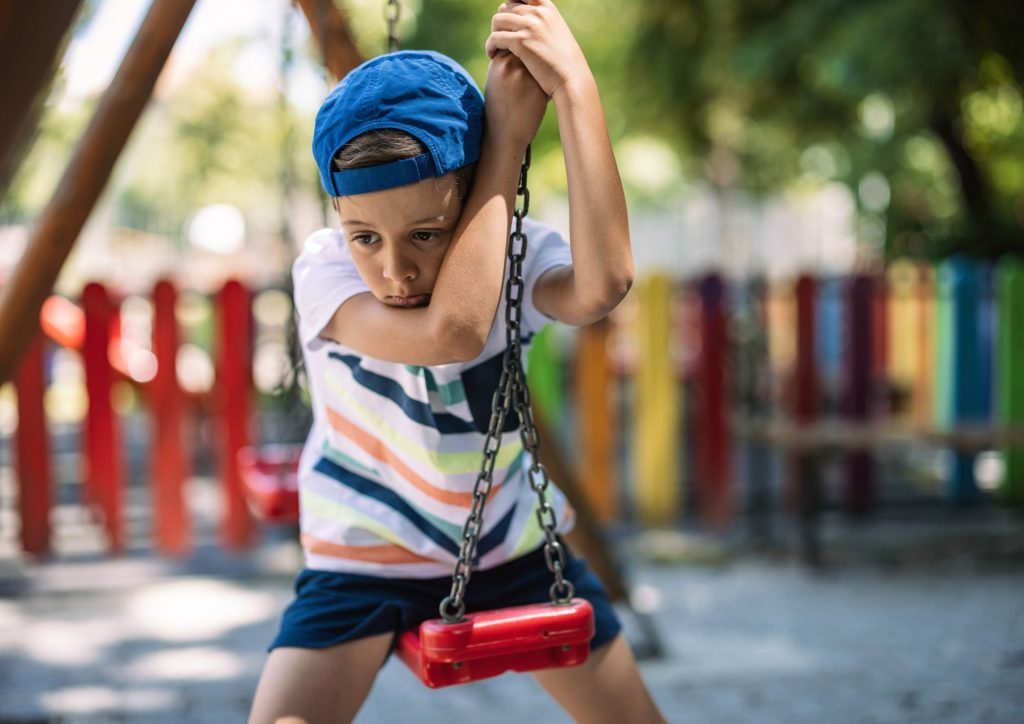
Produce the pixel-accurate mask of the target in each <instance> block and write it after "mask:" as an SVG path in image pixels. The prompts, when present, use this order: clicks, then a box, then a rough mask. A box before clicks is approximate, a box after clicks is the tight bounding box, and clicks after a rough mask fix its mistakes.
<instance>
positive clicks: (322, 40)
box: [298, 0, 363, 80]
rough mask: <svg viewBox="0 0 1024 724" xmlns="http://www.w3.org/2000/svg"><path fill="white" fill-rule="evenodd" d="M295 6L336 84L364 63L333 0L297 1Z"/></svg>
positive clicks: (343, 17) (346, 23)
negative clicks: (299, 9) (297, 6)
mask: <svg viewBox="0 0 1024 724" xmlns="http://www.w3.org/2000/svg"><path fill="white" fill-rule="evenodd" d="M298 3H299V7H301V8H302V12H303V13H304V14H305V16H306V20H307V21H308V22H309V27H310V29H311V30H312V31H313V37H314V38H316V44H317V45H318V46H320V52H321V53H322V54H323V57H324V65H326V66H327V70H328V71H329V72H330V74H331V75H333V76H334V79H335V80H341V79H342V78H344V77H345V75H346V74H347V73H348V72H349V71H350V70H352V69H353V68H355V67H356V66H357V65H359V64H360V63H362V62H363V58H362V56H361V55H360V53H359V50H357V49H356V46H355V43H354V42H353V40H352V34H351V33H350V32H349V30H348V22H347V21H346V20H345V16H344V15H342V14H341V11H340V10H338V8H337V6H336V5H335V4H334V0H298Z"/></svg>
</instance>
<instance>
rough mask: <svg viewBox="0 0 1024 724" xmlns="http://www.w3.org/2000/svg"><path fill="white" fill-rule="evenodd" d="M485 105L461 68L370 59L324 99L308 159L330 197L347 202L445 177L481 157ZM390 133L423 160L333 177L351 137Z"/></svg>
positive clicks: (417, 59) (434, 58) (412, 54)
mask: <svg viewBox="0 0 1024 724" xmlns="http://www.w3.org/2000/svg"><path fill="white" fill-rule="evenodd" d="M483 112H484V98H483V95H482V94H481V93H480V89H479V88H477V85H476V83H474V82H473V79H472V78H471V77H470V75H469V73H467V72H466V69H465V68H463V67H462V66H461V65H459V64H458V63H456V62H455V61H454V60H452V59H451V58H449V57H447V56H445V55H442V54H440V53H435V52H433V51H430V50H404V51H399V52H397V53H389V54H388V55H381V56H378V57H376V58H373V59H372V60H368V61H366V62H365V63H363V64H362V65H360V66H358V67H357V68H355V69H354V70H352V71H351V72H350V73H349V74H348V75H346V76H345V77H344V79H342V81H341V82H340V83H338V85H337V86H335V88H334V90H332V91H331V93H330V94H329V95H328V96H327V98H326V99H325V100H324V102H323V104H322V105H321V106H320V110H319V111H318V112H317V114H316V123H315V124H314V126H313V158H314V159H315V160H316V165H317V167H318V168H319V169H320V183H321V184H323V187H324V190H325V191H326V192H327V193H328V194H329V195H331V196H349V195H353V194H364V193H369V192H371V191H380V190H382V189H389V188H394V187H395V186H404V185H406V184H411V183H415V182H417V181H421V180H423V179H426V178H431V177H435V176H444V175H445V174H446V173H450V172H451V171H455V170H456V169H458V168H461V167H462V166H465V165H466V164H470V163H475V162H476V161H477V160H478V159H479V158H480V140H481V136H482V133H483ZM380 128H394V129H398V130H402V131H405V132H406V133H409V134H410V135H412V136H414V137H415V138H417V139H418V140H419V141H420V142H421V143H423V145H424V146H426V148H427V153H424V154H421V155H419V156H416V157H414V158H406V159H402V160H399V161H393V162H391V163H385V164H380V165H377V166H366V167H363V168H355V169H346V170H344V171H338V170H336V169H335V168H334V167H333V164H332V161H333V159H334V156H335V155H336V154H337V153H338V150H339V149H340V148H341V147H342V146H344V145H345V144H346V143H348V142H349V141H351V140H352V139H353V138H355V137H356V136H359V135H361V134H363V133H366V132H367V131H373V130H376V129H380Z"/></svg>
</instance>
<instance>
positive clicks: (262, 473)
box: [238, 445, 302, 523]
mask: <svg viewBox="0 0 1024 724" xmlns="http://www.w3.org/2000/svg"><path fill="white" fill-rule="evenodd" d="M301 455H302V445H264V446H262V447H258V448H257V447H252V446H246V447H243V448H242V449H240V450H239V451H238V468H239V472H240V473H241V477H242V484H243V486H244V487H245V496H246V498H247V499H248V501H249V507H250V508H251V509H252V511H253V514H254V515H256V517H258V518H260V519H262V520H266V521H268V522H271V523H291V522H294V521H297V520H298V519H299V473H298V470H299V457H300V456H301Z"/></svg>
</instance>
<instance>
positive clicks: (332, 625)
mask: <svg viewBox="0 0 1024 724" xmlns="http://www.w3.org/2000/svg"><path fill="white" fill-rule="evenodd" d="M486 49H487V53H488V56H489V57H490V58H491V65H490V68H489V70H488V76H487V84H486V91H487V93H486V100H484V98H482V97H481V95H480V92H479V90H477V88H476V86H475V84H474V83H473V81H472V79H471V78H470V77H469V76H468V74H466V72H465V70H463V69H462V68H461V67H460V66H458V65H457V64H456V63H455V62H454V61H452V60H450V59H448V58H446V57H444V56H441V55H439V54H437V53H430V52H425V51H408V52H403V53H396V54H391V55H388V56H382V57H380V58H376V59H374V60H371V61H368V62H367V63H364V64H363V65H362V66H360V67H359V68H357V69H356V70H354V71H353V72H352V73H350V74H349V75H348V76H347V77H346V78H345V80H344V81H342V83H341V84H339V86H338V87H337V88H336V89H335V90H334V91H332V93H331V94H330V95H329V96H328V98H327V100H325V102H324V104H323V106H322V107H321V109H320V112H319V113H318V115H317V122H316V126H315V128H314V139H313V152H314V157H315V158H316V160H317V164H318V167H319V169H320V174H321V181H322V182H323V185H324V188H325V190H326V191H327V192H328V194H329V195H330V196H331V197H332V200H333V204H334V208H335V209H336V211H337V212H338V215H339V220H340V222H341V230H335V229H325V230H322V231H319V232H316V233H315V234H313V235H312V236H311V237H310V239H309V240H307V242H306V245H305V248H304V250H303V253H302V255H301V256H300V258H299V259H298V260H297V261H296V264H295V267H294V271H293V273H294V277H295V290H296V291H295V296H296V305H297V308H298V311H299V318H300V327H299V331H300V337H301V341H302V346H303V352H304V357H305V362H306V366H307V372H308V377H309V380H310V389H311V394H312V401H313V408H314V424H313V429H312V430H311V432H310V436H309V439H308V441H307V443H306V447H305V449H304V452H303V458H302V462H301V464H300V488H301V500H302V521H301V528H302V544H303V548H304V550H305V554H306V569H305V570H304V571H302V573H300V575H299V578H298V579H297V581H296V585H295V590H296V598H295V600H294V601H293V602H292V604H291V605H290V606H289V608H288V609H287V611H286V612H285V614H284V616H283V619H282V625H281V631H280V633H279V634H278V637H277V639H276V640H275V641H274V643H273V644H272V646H271V653H270V656H269V657H268V660H267V663H266V666H265V668H264V672H263V675H262V677H261V679H260V683H259V687H258V689H257V692H256V697H255V701H254V704H253V710H252V714H251V719H250V721H252V722H269V721H309V722H319V721H349V720H351V719H352V718H353V717H354V716H355V714H356V712H357V711H358V709H359V707H360V706H361V705H362V702H363V701H364V699H365V697H366V695H367V694H368V692H369V689H370V687H371V685H372V683H373V679H374V677H375V675H376V672H377V670H378V669H379V668H380V666H381V665H382V664H383V662H384V661H385V660H386V658H387V656H388V654H389V653H390V651H391V649H392V647H393V646H394V643H395V640H396V634H397V633H399V632H400V631H402V630H404V629H408V628H412V627H414V626H416V625H418V624H419V622H420V621H422V620H425V619H427V618H435V617H436V616H437V605H438V603H439V602H440V600H441V599H442V598H443V597H444V596H445V595H446V594H447V593H448V592H449V589H450V586H451V572H452V567H453V564H454V561H455V557H456V555H457V553H458V541H459V538H460V531H461V527H462V524H463V522H464V521H465V519H466V515H467V512H468V510H469V508H470V505H471V503H472V490H473V484H474V482H475V479H476V474H477V472H478V471H479V469H480V458H481V451H482V448H483V439H484V435H483V432H485V431H486V429H487V424H488V420H489V417H490V408H491V398H492V395H493V393H494V390H495V388H496V386H497V379H498V375H499V374H500V362H501V354H502V352H503V350H504V346H505V322H504V319H505V317H504V311H503V309H502V307H503V306H504V301H503V288H504V283H503V280H504V275H505V269H504V267H505V253H506V242H507V239H508V231H509V227H510V223H511V218H512V211H513V205H514V202H515V189H516V186H517V180H518V175H519V170H520V164H521V161H522V157H523V153H524V151H525V148H526V146H527V145H528V144H529V143H530V141H531V140H532V138H533V136H534V135H535V134H536V131H537V128H538V127H539V125H540V121H541V119H542V117H543V114H544V110H545V108H546V105H547V101H548V100H549V98H551V99H554V102H555V108H556V111H557V113H558V121H559V128H560V131H561V134H562V138H563V146H564V149H565V158H566V166H567V172H568V179H569V202H570V223H571V242H572V246H571V252H570V249H569V247H568V245H566V244H565V242H564V240H562V239H561V237H560V236H559V235H558V234H557V233H556V232H554V231H552V230H550V229H548V228H546V227H543V226H542V225H540V224H537V223H535V222H532V221H526V222H524V231H525V233H526V234H527V237H528V239H529V247H528V252H527V256H526V261H525V263H524V269H523V276H524V280H525V287H524V292H523V298H522V300H523V314H522V329H521V331H522V333H523V334H524V335H525V336H526V337H527V338H528V336H529V335H530V334H531V333H532V332H535V331H537V330H539V329H540V328H541V327H542V326H543V325H544V323H545V322H546V321H549V320H550V319H557V320H560V321H563V322H567V323H569V324H588V323H590V322H592V321H595V320H597V319H599V318H601V317H602V316H604V315H605V314H607V312H608V311H609V310H611V309H612V308H614V307H615V305H616V304H618V303H619V301H620V300H621V299H622V297H623V296H624V295H625V293H626V291H627V290H628V288H629V285H630V283H631V281H632V256H631V252H630V246H629V233H628V225H627V219H626V208H625V202H624V197H623V193H622V187H621V183H620V181H619V178H618V172H617V170H616V166H615V161H614V157H613V155H612V152H611V146H610V143H609V140H608V135H607V130H606V128H605V124H604V118H603V114H602V111H601V106H600V101H599V98H598V94H597V88H596V86H595V84H594V80H593V77H592V75H591V74H590V70H589V68H588V67H587V64H586V60H585V59H584V57H583V54H582V52H581V51H580V49H579V47H578V45H577V44H576V42H575V39H574V38H573V37H572V34H571V32H570V31H569V29H568V27H567V26H566V25H565V23H564V21H563V20H562V18H561V16H560V14H559V13H558V11H557V9H556V8H555V6H554V4H553V3H552V2H551V0H531V2H530V3H529V4H514V5H508V4H504V5H502V6H500V7H499V10H498V13H497V15H495V17H494V21H493V23H492V33H491V36H490V37H489V38H488V41H487V46H486ZM484 128H486V131H484ZM517 425H518V421H517V420H516V419H514V418H513V419H510V420H508V421H507V424H506V427H505V429H504V431H503V434H502V446H501V450H500V452H499V454H498V456H497V460H496V462H495V469H494V486H493V488H492V490H491V494H490V496H489V498H488V502H487V508H486V514H485V524H484V527H483V530H482V531H481V535H480V540H479V542H478V545H477V551H476V552H477V554H478V560H476V561H475V562H474V568H473V576H472V581H471V583H470V584H469V586H468V589H467V593H466V604H467V610H480V609H489V608H498V607H502V606H512V605H520V604H523V603H528V602H541V601H545V600H547V598H548V587H549V586H550V584H551V575H550V573H549V571H548V570H547V567H546V566H545V564H544V559H543V555H542V551H541V549H540V544H541V541H542V539H543V534H542V532H541V531H540V528H539V526H538V525H537V524H536V522H535V515H534V512H535V509H534V505H535V493H534V492H533V491H532V490H531V488H530V486H529V485H528V484H527V480H526V477H527V475H528V474H529V461H528V459H526V456H525V455H524V454H523V448H522V445H521V443H520V441H519V439H518V432H517ZM548 496H549V500H550V502H551V505H552V507H553V509H554V513H555V520H556V521H557V523H558V531H559V532H565V531H566V530H568V529H569V528H570V527H571V524H572V510H571V508H570V507H569V506H568V504H567V503H566V501H565V498H564V496H562V495H561V493H559V492H558V491H557V490H555V489H554V488H553V487H552V488H549V490H548ZM565 573H566V578H568V579H569V580H570V581H572V583H573V584H574V585H575V588H576V595H577V596H579V597H581V598H585V599H587V600H588V601H590V603H591V604H592V605H593V607H594V610H595V628H596V633H595V636H594V639H593V640H592V642H591V650H592V652H591V657H590V659H589V660H588V661H587V663H586V664H584V665H582V666H580V667H575V668H569V669H552V670H547V671H541V672H536V673H535V674H534V676H535V677H536V679H537V680H538V681H539V682H540V683H541V684H542V686H544V687H545V688H546V689H547V690H548V691H549V692H551V694H552V695H553V696H554V697H555V698H556V699H557V700H558V701H559V703H560V704H561V705H562V706H563V707H564V708H565V709H566V711H567V712H568V713H569V714H570V715H571V716H572V717H573V718H574V719H576V720H578V721H587V722H597V721H609V722H613V721H614V722H621V721H627V720H628V721H655V722H656V721H661V720H662V719H661V716H660V714H659V713H658V712H657V709H656V708H655V706H654V703H653V702H652V700H651V698H650V696H649V694H648V693H647V691H646V689H645V688H644V685H643V683H642V682H641V680H640V678H639V674H638V672H637V669H636V665H635V662H634V661H633V658H632V654H631V653H630V651H629V647H628V645H627V644H626V643H625V641H624V639H623V637H622V635H621V633H620V632H619V624H618V622H617V620H616V619H615V614H614V612H613V610H612V609H611V606H610V603H609V601H608V597H607V594H606V593H605V591H604V590H603V588H602V587H601V585H600V583H599V582H598V581H597V579H596V578H595V577H594V576H593V574H591V573H590V572H589V571H588V570H587V568H586V565H585V564H584V563H583V562H582V561H580V560H578V559H575V558H572V557H571V556H568V564H567V567H566V571H565Z"/></svg>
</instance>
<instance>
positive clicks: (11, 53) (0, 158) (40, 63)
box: [0, 0, 82, 198]
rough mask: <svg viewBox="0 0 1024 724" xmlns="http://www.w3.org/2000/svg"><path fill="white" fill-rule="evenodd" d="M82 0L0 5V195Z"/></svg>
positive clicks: (28, 135)
mask: <svg viewBox="0 0 1024 724" xmlns="http://www.w3.org/2000/svg"><path fill="white" fill-rule="evenodd" d="M81 4H82V0H47V1H46V2H7V3H3V4H2V5H0V68H3V69H4V72H3V73H0V98H3V104H4V111H3V113H0V198H3V196H4V193H5V191H6V190H7V185H8V183H10V180H11V178H12V177H13V176H14V172H15V171H16V170H17V168H18V165H19V162H20V161H21V158H22V156H23V155H24V152H25V150H26V149H27V147H28V145H29V143H28V140H29V139H30V138H31V136H32V134H33V132H34V131H35V127H36V123H37V122H38V120H39V117H40V115H41V114H42V111H43V106H44V103H43V101H44V100H45V98H46V89H47V88H48V86H49V85H50V80H51V79H52V78H53V71H54V69H55V68H56V67H57V65H58V61H59V60H60V57H59V56H60V52H61V50H62V49H63V47H64V40H65V37H66V36H67V34H68V30H70V29H71V26H72V24H73V22H74V19H75V15H76V14H77V13H78V7H79V6H80V5H81Z"/></svg>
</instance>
